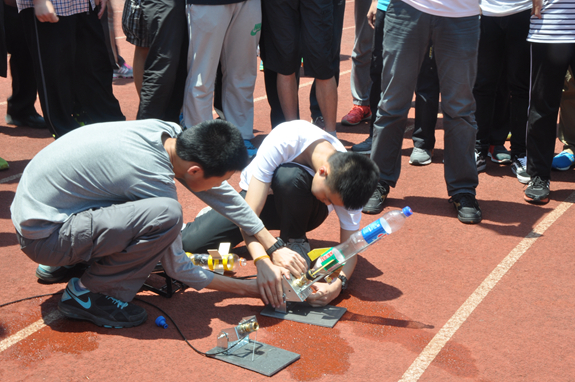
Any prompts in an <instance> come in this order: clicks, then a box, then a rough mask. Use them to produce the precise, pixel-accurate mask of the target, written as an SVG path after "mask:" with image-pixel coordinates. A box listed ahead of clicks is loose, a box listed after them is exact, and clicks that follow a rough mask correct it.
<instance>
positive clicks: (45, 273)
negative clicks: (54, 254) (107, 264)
mask: <svg viewBox="0 0 575 382" xmlns="http://www.w3.org/2000/svg"><path fill="white" fill-rule="evenodd" d="M86 267H87V264H84V263H77V264H74V265H66V266H63V267H51V266H49V265H42V264H40V265H38V268H36V277H38V280H40V281H41V282H42V283H44V284H53V283H57V282H58V281H60V280H63V279H65V278H66V277H67V276H72V273H73V272H74V271H76V270H79V269H84V268H86Z"/></svg>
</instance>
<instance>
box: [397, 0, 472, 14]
mask: <svg viewBox="0 0 575 382" xmlns="http://www.w3.org/2000/svg"><path fill="white" fill-rule="evenodd" d="M403 1H404V2H405V3H407V4H409V5H411V6H412V7H413V8H415V9H417V10H420V11H421V12H423V13H428V14H430V15H434V16H442V17H469V16H476V15H479V13H480V12H479V0H403Z"/></svg>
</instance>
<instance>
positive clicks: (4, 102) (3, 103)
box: [0, 101, 8, 106]
mask: <svg viewBox="0 0 575 382" xmlns="http://www.w3.org/2000/svg"><path fill="white" fill-rule="evenodd" d="M7 103H8V101H3V102H0V106H2V105H6V104H7Z"/></svg>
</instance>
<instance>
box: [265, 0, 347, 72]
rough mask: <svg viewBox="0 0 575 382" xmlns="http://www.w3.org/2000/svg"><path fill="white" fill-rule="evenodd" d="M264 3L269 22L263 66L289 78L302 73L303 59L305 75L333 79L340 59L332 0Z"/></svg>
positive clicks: (270, 1)
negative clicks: (299, 71) (297, 72)
mask: <svg viewBox="0 0 575 382" xmlns="http://www.w3.org/2000/svg"><path fill="white" fill-rule="evenodd" d="M262 4H263V8H264V12H265V13H266V19H267V20H268V22H269V25H268V26H267V27H266V28H265V33H266V36H265V37H264V38H263V40H264V44H265V46H264V49H265V51H266V56H265V61H264V65H265V66H266V67H267V68H269V69H270V70H273V71H274V72H277V73H280V74H283V75H286V76H287V75H290V74H293V73H295V72H296V71H297V70H299V67H300V63H301V58H302V57H303V62H304V73H305V75H306V76H308V77H313V78H317V79H320V80H327V79H330V78H331V77H333V76H334V75H335V73H336V71H337V59H338V57H335V56H336V54H337V46H336V44H334V33H333V23H334V4H333V0H264V1H262Z"/></svg>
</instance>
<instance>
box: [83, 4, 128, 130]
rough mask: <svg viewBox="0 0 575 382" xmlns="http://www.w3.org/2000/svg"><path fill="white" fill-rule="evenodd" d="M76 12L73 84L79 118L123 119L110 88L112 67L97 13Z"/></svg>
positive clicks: (94, 121) (88, 121) (87, 121)
mask: <svg viewBox="0 0 575 382" xmlns="http://www.w3.org/2000/svg"><path fill="white" fill-rule="evenodd" d="M77 16H78V23H77V25H76V31H75V33H76V45H75V47H74V51H75V52H76V56H75V63H76V64H78V65H76V70H75V71H74V72H73V73H74V83H73V88H74V96H75V99H76V102H77V103H78V104H79V107H80V110H81V115H80V117H79V119H80V120H81V121H82V122H84V123H86V124H88V123H98V122H111V121H125V120H126V117H124V115H123V114H122V111H121V110H120V103H119V102H118V100H117V99H116V97H115V96H114V92H113V90H112V78H113V69H112V66H111V65H110V60H109V57H108V54H107V51H106V43H105V38H104V31H103V30H102V24H101V23H100V20H99V19H98V14H97V13H96V12H95V11H92V10H91V11H90V12H88V13H81V14H78V15H77ZM80 63H81V65H80ZM78 68H81V70H78Z"/></svg>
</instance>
